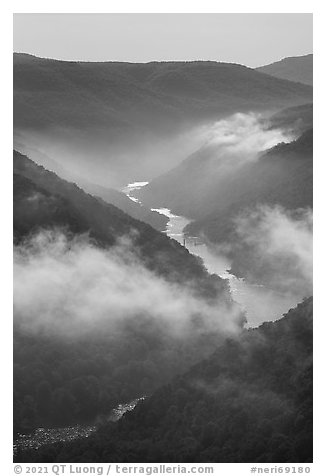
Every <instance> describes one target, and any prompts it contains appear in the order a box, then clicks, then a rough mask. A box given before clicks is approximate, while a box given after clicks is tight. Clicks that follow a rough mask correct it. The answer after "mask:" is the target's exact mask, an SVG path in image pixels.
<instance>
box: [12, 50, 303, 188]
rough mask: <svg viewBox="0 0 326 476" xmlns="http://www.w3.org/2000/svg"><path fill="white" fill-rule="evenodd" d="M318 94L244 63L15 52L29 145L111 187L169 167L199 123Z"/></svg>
mask: <svg viewBox="0 0 326 476" xmlns="http://www.w3.org/2000/svg"><path fill="white" fill-rule="evenodd" d="M311 100H312V89H311V87H309V86H307V85H301V84H294V83H290V82H288V81H284V80H281V79H278V78H274V77H271V76H266V75H262V74H261V73H260V72H258V71H256V70H253V69H250V68H247V67H245V66H241V65H237V64H228V63H217V62H213V61H194V62H161V63H159V62H152V63H145V64H143V63H118V62H106V63H89V62H66V61H56V60H51V59H43V58H37V57H35V56H30V55H25V54H15V55H14V128H15V130H16V131H17V132H20V133H21V134H22V135H23V136H24V137H25V144H26V145H30V144H32V143H36V144H38V146H39V148H40V150H41V151H43V152H45V153H49V155H50V156H51V157H53V158H54V159H55V160H56V161H58V162H60V164H62V165H66V166H67V168H69V169H71V170H72V171H74V172H76V173H79V174H80V175H82V176H83V177H84V178H87V179H88V180H89V181H90V182H93V183H98V184H100V185H101V186H105V187H107V186H110V187H112V186H117V185H119V186H121V185H124V184H126V183H128V182H131V181H135V180H147V179H148V178H151V177H153V176H155V175H158V174H160V173H162V172H164V171H166V170H168V169H169V168H172V167H173V166H175V165H176V163H178V161H179V160H180V158H181V157H182V155H183V154H184V153H185V150H190V149H189V148H190V147H191V144H192V142H193V141H194V140H195V138H196V137H197V136H199V137H200V134H201V133H202V131H200V130H199V131H198V130H197V129H198V128H200V127H201V126H203V125H206V124H207V123H209V122H211V121H214V120H216V119H218V118H221V117H223V116H225V115H227V114H232V113H234V112H237V111H248V110H259V111H262V110H267V109H268V110H274V111H276V110H278V109H280V108H281V107H286V106H295V105H300V104H304V103H307V102H311ZM182 134H188V136H186V137H184V138H182ZM186 139H187V140H186ZM198 140H200V139H198ZM185 144H186V145H185ZM187 144H188V145H187ZM187 147H188V149H187ZM50 152H51V153H50ZM90 163H91V164H92V165H91V166H90Z"/></svg>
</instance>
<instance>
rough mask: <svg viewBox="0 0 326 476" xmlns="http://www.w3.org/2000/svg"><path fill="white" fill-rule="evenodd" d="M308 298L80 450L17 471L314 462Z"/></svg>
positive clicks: (52, 451)
mask: <svg viewBox="0 0 326 476" xmlns="http://www.w3.org/2000/svg"><path fill="white" fill-rule="evenodd" d="M312 344H313V343H312V298H310V299H307V300H306V301H305V302H303V303H301V304H299V305H298V307H297V308H295V309H291V310H290V311H289V312H288V313H287V314H286V315H285V317H283V319H281V320H279V321H277V322H274V323H265V324H263V325H262V326H260V327H259V328H258V329H254V330H249V331H244V332H243V333H242V335H241V336H240V337H239V338H238V339H230V340H228V341H226V342H225V343H224V344H222V345H221V346H219V348H218V349H217V350H216V352H215V353H214V354H213V355H212V356H211V357H209V358H208V359H206V360H204V361H202V362H200V363H199V364H197V365H196V366H194V367H193V368H192V369H191V370H190V371H189V372H187V373H186V374H184V375H182V376H180V377H178V378H176V379H175V380H174V381H172V382H171V383H170V384H169V385H167V386H165V387H163V388H161V389H159V390H158V391H157V392H156V393H155V394H154V395H153V396H152V397H150V398H149V399H147V400H145V402H143V403H141V404H139V406H138V407H136V409H135V410H134V411H133V412H132V413H130V414H126V415H125V417H124V418H123V419H122V421H120V422H118V423H116V424H111V425H105V426H103V428H102V429H100V430H99V431H98V432H97V434H95V436H92V437H90V438H88V439H87V440H80V441H78V443H70V444H69V443H66V444H59V445H55V446H53V447H47V448H43V449H42V448H41V449H40V450H39V451H38V452H37V453H36V452H31V453H29V454H28V453H25V454H23V455H20V456H18V458H17V461H24V462H27V461H34V462H36V461H43V462H68V461H69V462H76V461H78V462H80V461H87V462H115V461H120V462H133V463H135V462H146V463H153V462H155V463H158V462H171V463H177V462H178V463H181V462H204V463H208V462H215V463H216V462H217V463H228V462H236V463H240V462H252V463H253V462H257V463H258V462H259V463H290V462H291V463H299V462H301V463H308V462H312V438H313V435H312V423H313V422H312Z"/></svg>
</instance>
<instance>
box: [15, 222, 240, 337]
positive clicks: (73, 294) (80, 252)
mask: <svg viewBox="0 0 326 476" xmlns="http://www.w3.org/2000/svg"><path fill="white" fill-rule="evenodd" d="M14 315H15V323H16V324H17V325H19V326H22V327H23V328H24V329H25V330H28V331H29V332H38V331H42V332H46V333H55V334H59V335H67V334H68V335H80V334H81V333H84V332H87V331H88V330H90V329H98V328H100V327H101V326H102V325H103V326H106V327H107V326H111V327H112V329H113V330H117V329H119V328H120V327H121V326H123V325H126V323H128V322H130V321H134V322H135V320H136V319H138V320H142V319H147V320H149V321H152V322H154V321H155V323H156V324H157V325H158V328H161V329H162V332H164V333H168V334H169V333H170V334H173V335H178V336H180V337H183V336H184V337H185V338H186V337H187V335H189V333H197V332H199V333H204V332H212V331H217V332H220V333H234V332H236V331H237V330H238V329H239V325H238V322H239V309H238V308H237V307H236V306H231V305H227V304H225V302H224V303H223V302H222V300H221V302H220V301H215V302H214V303H208V302H206V301H204V300H202V299H199V298H196V297H194V296H193V295H192V293H191V291H190V288H188V287H187V285H182V286H181V285H180V286H178V285H176V284H175V283H173V284H172V283H170V282H168V281H167V280H165V279H164V278H162V277H160V276H158V275H156V274H154V273H153V272H151V271H149V270H148V269H146V268H145V267H144V266H143V265H142V264H141V262H140V261H139V259H138V258H137V255H136V253H135V252H134V250H133V245H132V241H131V240H130V239H128V238H125V239H123V240H121V242H120V243H119V245H117V246H115V247H113V248H110V249H109V250H104V249H100V248H98V247H96V246H95V245H94V244H92V243H91V242H90V241H89V239H88V238H87V237H86V236H79V237H77V238H76V237H75V238H73V239H69V238H68V237H67V236H66V235H65V234H64V233H62V232H59V231H56V232H49V231H47V232H42V233H39V234H38V235H36V236H34V237H33V238H31V239H30V240H28V241H27V242H25V243H24V244H22V245H20V246H17V247H15V250H14ZM156 324H155V325H156Z"/></svg>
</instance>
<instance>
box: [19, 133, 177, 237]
mask: <svg viewBox="0 0 326 476" xmlns="http://www.w3.org/2000/svg"><path fill="white" fill-rule="evenodd" d="M21 140H22V138H21V137H19V135H18V137H17V134H16V137H14V144H15V150H17V151H19V152H20V153H22V154H23V155H26V156H28V157H29V158H30V159H31V160H33V161H34V162H36V163H37V164H38V165H42V166H43V167H45V168H46V169H47V170H50V171H51V172H55V173H56V174H57V175H58V176H59V177H61V178H63V179H65V180H68V181H69V182H74V183H76V184H77V185H79V186H80V187H81V188H82V189H83V190H85V191H86V192H88V193H90V194H91V195H93V196H97V197H100V198H102V199H103V200H104V201H105V202H107V203H111V204H112V205H114V206H116V207H117V208H120V210H122V211H123V212H125V213H127V215H130V216H131V217H132V218H135V219H136V220H140V221H143V222H145V223H147V224H148V225H150V226H152V227H153V228H155V229H156V230H159V231H163V230H165V228H166V224H167V221H168V220H167V218H166V217H164V216H163V215H161V214H159V213H157V212H153V211H151V210H150V209H149V208H146V207H145V206H142V205H140V204H138V203H136V202H133V201H132V200H130V199H128V198H127V197H126V195H125V194H124V193H122V192H119V191H118V190H115V189H112V188H107V187H102V186H100V185H97V184H94V183H92V182H89V181H88V180H87V179H85V178H82V177H81V176H80V175H78V174H76V173H75V174H74V173H72V172H70V171H69V170H67V169H66V168H65V167H64V166H63V165H59V164H58V162H56V161H55V160H53V159H51V158H50V157H49V156H48V155H46V154H44V153H42V152H40V151H39V150H37V149H35V148H33V147H25V146H24V145H22V143H21Z"/></svg>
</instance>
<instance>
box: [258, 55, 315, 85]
mask: <svg viewBox="0 0 326 476" xmlns="http://www.w3.org/2000/svg"><path fill="white" fill-rule="evenodd" d="M256 70H257V71H260V72H261V73H265V74H269V75H270V76H274V77H276V78H281V79H287V80H289V81H295V82H298V83H303V84H309V85H310V86H312V84H313V55H312V54H310V55H305V56H292V57H290V58H283V59H282V60H281V61H276V62H275V63H271V64H268V65H266V66H260V67H259V68H256Z"/></svg>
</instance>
